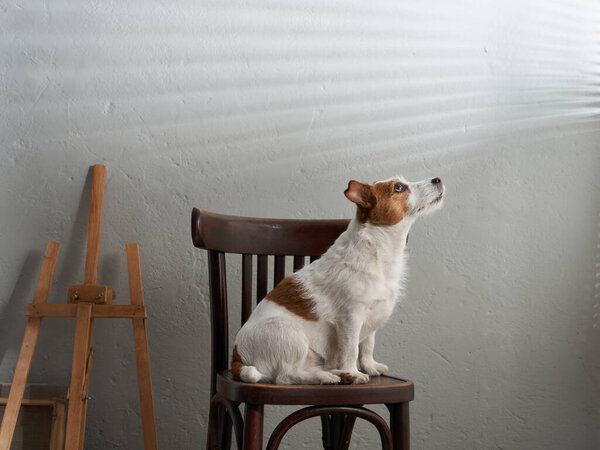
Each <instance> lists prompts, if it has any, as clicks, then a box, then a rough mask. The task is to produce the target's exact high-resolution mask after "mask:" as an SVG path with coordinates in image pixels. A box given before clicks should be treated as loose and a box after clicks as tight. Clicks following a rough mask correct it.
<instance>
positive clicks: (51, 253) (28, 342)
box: [0, 242, 60, 449]
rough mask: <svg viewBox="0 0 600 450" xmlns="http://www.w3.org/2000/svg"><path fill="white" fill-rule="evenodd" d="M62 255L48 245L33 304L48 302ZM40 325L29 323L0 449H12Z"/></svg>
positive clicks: (34, 319)
mask: <svg viewBox="0 0 600 450" xmlns="http://www.w3.org/2000/svg"><path fill="white" fill-rule="evenodd" d="M59 252H60V244H59V243H58V242H48V245H47V246H46V253H45V254H44V262H43V263H42V270H41V271H40V277H39V279H38V283H37V286H36V289H35V294H34V295H33V303H34V304H43V303H46V300H47V299H48V294H49V292H50V287H51V286H52V278H53V277H54V269H55V268H56V261H58V254H59ZM41 326H42V318H41V317H31V318H30V319H29V320H28V321H27V327H26V328H25V336H23V343H22V344H21V351H20V353H19V359H18V360H17V367H16V369H15V375H14V376H13V381H12V385H11V388H10V393H9V394H8V402H7V404H6V409H5V410H4V417H3V418H2V426H0V449H9V448H10V444H11V442H12V438H13V434H14V432H15V425H16V424H17V417H18V416H19V410H20V409H21V402H22V400H23V393H24V392H25V385H26V384H27V377H28V376H29V369H30V368H31V360H32V359H33V354H34V352H35V346H36V344H37V339H38V336H39V334H40V327H41Z"/></svg>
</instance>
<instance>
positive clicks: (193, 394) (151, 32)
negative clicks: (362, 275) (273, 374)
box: [0, 0, 600, 449]
mask: <svg viewBox="0 0 600 450" xmlns="http://www.w3.org/2000/svg"><path fill="white" fill-rule="evenodd" d="M599 20H600V9H599V7H598V4H596V3H595V2H591V1H590V2H576V1H573V2H567V1H557V0H554V1H542V0H540V1H529V2H523V1H517V0H506V1H487V2H479V1H454V2H445V1H439V2H433V1H414V2H413V1H404V2H384V1H381V2H361V1H338V2H322V1H310V0H300V1H294V2H271V1H268V0H261V1H252V2H241V1H240V2H233V3H232V2H220V1H215V2H207V1H202V2H196V1H127V2H122V1H104V2H97V1H85V2H84V1H80V2H66V1H44V2H42V1H34V0H29V1H19V0H17V1H12V2H5V1H0V111H1V112H0V156H1V158H0V207H1V208H0V211H2V214H1V216H0V314H1V316H0V380H2V381H9V380H10V379H11V378H12V374H13V370H14V366H15V362H16V358H17V354H18V348H19V345H20V340H21V337H22V334H23V330H24V326H25V319H24V311H25V307H26V305H27V303H28V302H30V301H31V298H32V295H33V291H34V285H35V282H36V279H37V275H38V271H39V268H40V264H41V259H42V253H43V250H44V248H45V245H46V242H47V241H48V240H58V241H60V242H61V243H62V244H63V250H62V254H61V258H60V261H59V264H58V267H57V271H56V279H55V284H54V287H53V290H52V292H51V301H54V302H64V301H65V300H66V292H67V289H68V286H69V285H71V284H76V283H78V282H81V281H82V278H83V269H82V267H83V261H84V252H85V237H86V227H87V213H88V209H87V208H88V198H89V189H90V175H89V172H88V168H89V166H91V165H92V164H94V163H104V164H107V165H108V168H109V169H108V170H109V174H108V178H107V187H106V198H105V209H104V222H103V224H104V226H103V240H102V252H101V262H100V282H102V283H105V284H108V285H110V286H112V287H114V288H115V289H116V291H117V296H118V301H122V302H124V301H127V298H128V296H127V292H128V291H127V284H126V266H125V251H124V248H125V247H124V246H125V244H126V243H128V242H133V241H134V242H138V243H139V244H140V247H141V258H142V270H143V278H144V287H145V294H146V302H147V305H148V308H149V314H150V318H149V323H148V327H149V339H150V346H151V362H152V370H153V381H154V388H155V401H156V408H157V418H158V432H159V441H160V444H161V447H162V448H167V449H171V448H172V449H191V448H202V447H203V446H204V442H205V433H206V421H207V408H206V406H207V402H208V379H207V377H208V373H209V367H208V355H209V354H208V352H209V345H208V339H209V320H208V304H207V301H208V299H207V290H208V289H207V277H206V258H205V255H204V254H203V252H201V251H199V250H195V249H193V248H192V244H191V240H190V230H189V215H190V212H191V208H192V207H193V206H200V207H203V208H205V209H208V210H213V211H217V212H224V213H231V214H240V215H252V216H269V217H308V218H323V217H350V216H351V215H352V214H353V210H352V206H351V205H350V203H349V202H348V201H347V200H346V199H345V198H344V196H343V194H342V191H343V190H344V188H345V186H346V183H347V181H348V180H349V179H352V178H356V179H359V180H363V181H369V182H370V181H373V180H377V179H381V178H385V177H389V176H391V175H394V174H397V173H401V174H404V175H405V176H406V177H407V178H409V179H413V180H415V179H420V178H423V177H426V176H440V177H441V178H442V179H443V180H444V182H445V183H446V185H447V187H448V192H447V202H446V206H445V208H444V209H443V211H441V212H440V213H438V214H437V215H435V216H433V217H431V218H429V219H427V220H426V221H423V222H421V223H419V224H417V225H416V226H415V228H414V229H413V232H412V233H411V240H410V243H409V247H410V254H411V255H410V266H411V276H410V279H409V283H408V290H407V295H406V298H405V300H404V301H403V303H402V304H400V305H399V307H398V308H397V310H396V312H395V314H394V316H393V318H392V319H391V320H390V322H389V323H388V324H387V326H386V327H385V329H384V330H383V331H382V332H381V333H380V334H379V336H378V343H377V347H376V356H378V358H379V359H380V360H382V361H383V362H386V363H388V364H389V365H390V366H391V369H392V372H393V373H396V374H399V375H403V376H406V377H409V378H411V379H412V380H414V381H415V384H416V400H415V402H414V403H412V419H411V426H412V443H413V447H414V448H416V449H441V448H450V449H467V448H468V449H491V448H503V449H565V448H572V449H597V448H600V432H599V431H598V430H599V428H598V423H599V420H600V413H599V410H598V409H599V407H598V405H599V404H600V402H599V401H600V386H599V384H600V357H599V356H598V348H599V347H598V345H599V344H600V329H599V327H598V323H599V318H598V313H599V311H600V308H599V307H598V305H599V299H600V288H599V282H600V279H599V278H598V277H599V276H600V275H599V273H600V253H599V250H598V248H599V247H598V246H599V245H600V229H599V228H598V227H599V222H600V221H599V213H600V182H599V178H598V177H599V176H600V171H599V169H600V149H599V141H598V139H599V137H600V132H599V130H598V129H599V127H598V124H599V122H598V113H599V111H600V108H599V105H598V94H599V91H600V88H599V86H600V77H599V73H600V70H599V69H600V66H599V62H600V46H599V36H598V30H599V28H598V24H599V23H600V22H599ZM233 270H234V272H232V276H233V273H235V270H236V269H235V267H234V269H233ZM236 317H237V314H236ZM97 322H98V323H97V325H96V329H95V336H94V342H95V347H96V360H95V362H94V373H93V376H92V382H91V393H92V396H93V397H94V400H93V401H92V402H91V404H90V409H89V420H88V427H87V434H86V439H87V448H90V449H105V448H127V449H137V448H142V444H141V434H140V433H141V429H140V421H139V409H138V401H137V388H136V385H135V366H134V359H133V346H132V343H131V331H130V325H129V323H127V322H126V321H123V322H118V321H116V323H115V322H113V323H107V322H106V321H104V322H102V321H97ZM72 337H73V324H72V323H70V322H68V321H66V320H54V321H51V320H47V321H46V322H45V324H44V327H43V331H42V334H41V338H40V342H39V346H38V351H37V353H36V359H35V363H34V366H33V368H32V372H31V381H32V382H45V383H56V384H66V383H67V380H68V373H69V366H70V361H71V352H72V343H71V342H72ZM286 411H287V410H286ZM378 411H380V412H381V413H383V410H382V409H378ZM284 412H285V411H284V410H277V409H275V408H267V415H268V417H269V420H268V424H267V431H270V430H271V429H272V427H273V426H274V424H275V423H276V419H278V418H281V416H282V415H283V414H284ZM316 428H317V421H315V422H313V423H312V424H311V423H307V424H305V425H303V426H301V427H298V428H297V429H295V430H294V431H293V432H291V434H290V435H289V439H287V440H286V447H285V448H317V447H318V445H319V443H320V438H319V437H318V434H317V433H316ZM376 446H377V437H376V433H375V432H374V431H373V430H372V429H371V428H370V427H369V426H367V425H359V426H357V434H356V435H355V437H354V438H353V441H352V448H360V449H364V448H376Z"/></svg>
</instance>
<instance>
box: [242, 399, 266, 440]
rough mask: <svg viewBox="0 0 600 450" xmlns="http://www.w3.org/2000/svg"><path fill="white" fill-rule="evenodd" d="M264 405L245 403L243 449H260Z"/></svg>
mask: <svg viewBox="0 0 600 450" xmlns="http://www.w3.org/2000/svg"><path fill="white" fill-rule="evenodd" d="M263 418H264V405H255V404H251V403H246V412H245V414H244V447H243V448H244V450H262V441H263Z"/></svg>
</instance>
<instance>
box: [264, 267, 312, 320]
mask: <svg viewBox="0 0 600 450" xmlns="http://www.w3.org/2000/svg"><path fill="white" fill-rule="evenodd" d="M265 299H267V300H270V301H272V302H275V303H277V304H278V305H280V306H283V307H284V308H286V309H287V310H288V311H290V312H292V313H294V314H296V315H298V316H300V317H302V318H303V319H305V320H312V321H317V320H318V319H319V318H318V316H317V314H316V313H315V312H314V303H313V301H312V300H311V299H310V298H307V297H306V296H304V294H303V293H302V289H301V287H300V284H299V282H298V280H297V279H296V277H295V276H294V275H290V276H288V277H286V278H284V279H283V280H282V281H281V282H280V283H279V284H278V285H277V286H275V288H274V289H273V290H272V291H271V292H269V293H268V294H267V296H266V297H265Z"/></svg>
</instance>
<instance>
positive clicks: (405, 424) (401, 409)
mask: <svg viewBox="0 0 600 450" xmlns="http://www.w3.org/2000/svg"><path fill="white" fill-rule="evenodd" d="M385 406H387V408H388V410H389V411H390V430H391V432H392V441H393V443H394V450H409V449H410V420H409V411H408V402H406V403H389V404H387V405H385Z"/></svg>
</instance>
